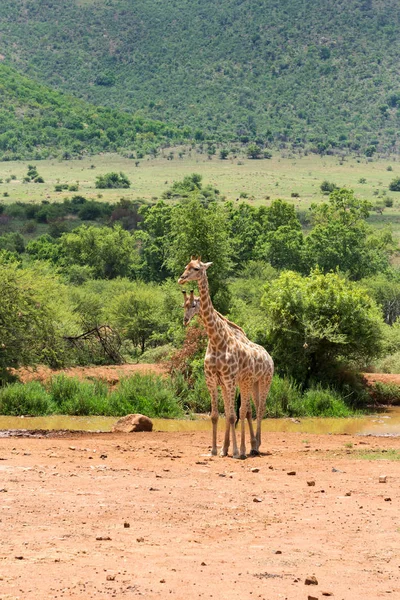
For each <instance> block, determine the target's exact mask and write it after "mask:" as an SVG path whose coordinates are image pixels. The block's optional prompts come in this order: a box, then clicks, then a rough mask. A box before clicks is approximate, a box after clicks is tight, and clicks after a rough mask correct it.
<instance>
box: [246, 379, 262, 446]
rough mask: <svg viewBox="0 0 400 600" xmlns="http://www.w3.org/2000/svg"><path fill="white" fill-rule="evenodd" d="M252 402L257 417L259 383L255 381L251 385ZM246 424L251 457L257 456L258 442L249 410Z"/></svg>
mask: <svg viewBox="0 0 400 600" xmlns="http://www.w3.org/2000/svg"><path fill="white" fill-rule="evenodd" d="M253 402H254V406H255V409H256V415H257V411H258V405H259V403H260V385H259V382H258V381H256V382H255V383H254V384H253ZM248 423H249V429H250V436H251V452H250V454H251V456H258V454H259V452H258V446H259V444H258V441H257V435H256V434H254V429H253V420H252V414H251V410H250V412H249V416H248Z"/></svg>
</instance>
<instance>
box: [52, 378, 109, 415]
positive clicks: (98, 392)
mask: <svg viewBox="0 0 400 600" xmlns="http://www.w3.org/2000/svg"><path fill="white" fill-rule="evenodd" d="M107 392H108V390H107V386H106V385H105V384H104V383H103V382H101V381H100V380H95V381H94V382H93V383H91V382H88V381H80V380H79V379H77V378H75V377H67V376H65V375H58V376H57V377H54V378H53V379H52V380H51V382H50V386H49V394H50V397H51V400H52V403H53V410H54V412H56V413H58V414H65V415H102V414H107Z"/></svg>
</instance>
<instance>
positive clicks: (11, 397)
mask: <svg viewBox="0 0 400 600" xmlns="http://www.w3.org/2000/svg"><path fill="white" fill-rule="evenodd" d="M51 413H52V403H51V397H50V395H49V394H48V393H47V392H46V390H45V389H44V387H43V386H42V385H41V384H40V383H39V382H38V381H31V382H29V383H11V384H9V385H6V386H5V387H3V388H0V414H2V415H8V416H12V417H19V416H21V415H25V416H32V417H39V416H42V415H48V414H51Z"/></svg>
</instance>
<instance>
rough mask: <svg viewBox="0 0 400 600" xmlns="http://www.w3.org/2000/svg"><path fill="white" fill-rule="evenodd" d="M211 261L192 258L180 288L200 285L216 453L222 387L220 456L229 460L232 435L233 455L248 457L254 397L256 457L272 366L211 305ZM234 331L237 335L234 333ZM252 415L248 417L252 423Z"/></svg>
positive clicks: (261, 350)
mask: <svg viewBox="0 0 400 600" xmlns="http://www.w3.org/2000/svg"><path fill="white" fill-rule="evenodd" d="M211 264H212V263H203V262H201V260H200V259H196V258H194V257H192V259H191V261H190V262H189V264H188V265H187V266H186V268H185V271H184V272H183V274H182V275H181V277H180V278H179V280H178V283H179V284H184V283H186V282H187V281H197V284H198V287H199V291H200V317H201V319H202V321H203V323H204V327H205V329H206V331H207V335H208V338H209V342H208V346H207V351H206V356H205V359H204V372H205V377H206V383H207V387H208V389H209V391H210V395H211V421H212V424H213V435H212V451H211V453H212V454H213V455H216V454H217V423H218V386H221V388H222V395H223V399H224V408H225V417H226V429H225V437H224V444H223V446H222V450H221V456H226V455H227V453H228V449H229V443H230V434H232V444H233V457H234V458H246V441H245V423H244V421H245V418H246V417H247V418H248V420H249V425H250V423H251V412H250V397H251V396H253V400H254V404H255V407H256V413H257V431H256V435H254V431H253V428H252V425H251V426H250V436H251V448H252V450H251V453H252V454H258V452H259V448H260V445H261V421H262V417H263V414H264V409H265V401H266V398H267V395H268V392H269V388H270V385H271V380H272V375H273V371H274V364H273V361H272V358H271V357H270V356H269V354H268V352H267V351H266V350H265V349H264V348H262V346H258V345H257V344H253V343H252V342H250V341H249V340H248V339H247V338H246V336H245V334H244V332H243V333H242V334H240V335H239V333H238V330H239V331H242V330H240V327H238V326H237V325H235V324H234V323H231V322H230V321H228V320H227V319H225V318H224V317H223V316H222V315H220V314H219V313H218V312H217V311H216V310H215V309H214V307H213V305H212V302H211V298H210V294H209V289H208V279H207V273H206V271H207V269H208V268H209V267H210V265H211ZM234 332H235V333H234ZM236 386H239V389H240V394H241V399H242V404H241V407H240V421H241V442H240V454H239V451H238V447H237V442H236V432H235V406H234V405H235V390H236ZM249 416H250V419H249Z"/></svg>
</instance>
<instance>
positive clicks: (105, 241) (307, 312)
mask: <svg viewBox="0 0 400 600" xmlns="http://www.w3.org/2000/svg"><path fill="white" fill-rule="evenodd" d="M31 166H32V165H31ZM122 175H123V174H122ZM163 196H164V197H163V199H160V200H157V201H154V202H148V201H144V200H142V201H139V200H137V201H132V200H127V199H121V200H120V201H119V202H118V203H116V204H111V203H107V202H102V201H99V200H98V201H95V200H88V199H86V198H85V197H84V196H81V195H79V194H75V195H72V197H70V198H67V199H64V201H63V202H59V203H53V204H50V203H48V202H42V203H41V204H32V203H23V202H17V203H9V204H7V205H2V207H1V209H0V210H1V211H2V212H1V215H0V218H1V217H2V218H3V219H4V218H5V220H6V224H7V223H10V222H12V221H13V220H14V219H17V220H18V222H19V223H20V224H21V228H20V232H8V233H7V232H6V231H4V230H3V233H2V235H1V236H0V271H1V278H0V281H1V284H0V287H1V295H2V299H3V302H2V305H1V308H0V338H1V340H2V344H1V347H0V368H1V373H2V379H3V382H5V381H7V380H9V379H10V377H11V371H10V369H11V368H16V367H18V366H20V365H33V364H35V363H36V364H37V363H44V364H48V365H50V366H52V367H57V366H62V365H69V364H81V365H84V364H93V363H95V364H96V363H97V364H104V363H107V362H110V361H111V362H112V361H118V360H121V359H125V360H128V361H131V360H141V361H148V362H157V361H160V360H165V361H167V364H168V365H169V368H170V372H171V380H170V381H169V382H168V383H166V382H165V381H164V383H163V381H162V380H157V381H155V380H153V383H152V384H151V385H154V389H156V388H157V389H161V388H162V389H164V388H165V390H166V391H165V394H166V396H165V398H167V397H170V396H171V397H174V398H175V401H176V402H177V405H176V406H177V407H178V408H179V410H178V408H177V409H176V410H177V412H176V414H178V413H179V414H183V413H184V412H185V411H186V412H187V411H191V412H198V411H204V410H207V409H208V408H209V394H208V392H207V389H206V386H205V382H204V377H203V373H202V357H203V354H204V350H205V345H206V339H205V336H204V331H203V330H202V328H201V327H200V326H199V325H198V324H197V323H192V324H191V326H189V328H188V329H187V330H185V329H184V328H183V325H182V308H181V291H180V290H179V289H178V286H177V285H176V279H177V276H179V274H180V273H181V272H182V269H183V267H184V265H185V264H186V262H187V260H188V257H189V256H190V255H191V254H198V255H201V256H203V257H207V259H209V260H211V261H212V262H213V266H212V268H210V269H209V281H210V290H211V293H212V296H213V301H214V305H215V306H216V308H217V309H218V310H220V311H221V312H223V313H224V314H227V315H228V316H230V317H231V318H232V319H233V320H234V321H235V322H237V323H238V324H239V325H241V326H242V327H243V328H244V329H245V330H246V332H247V333H248V335H249V337H250V338H251V339H252V340H254V341H255V342H257V343H259V344H262V345H264V346H265V347H266V348H268V350H269V351H270V352H271V354H272V356H273V357H274V359H275V362H276V374H277V375H276V378H275V381H274V387H273V391H272V392H271V399H270V403H269V408H268V412H269V414H272V415H275V416H279V415H282V414H290V415H299V414H305V413H308V414H315V415H316V414H321V413H322V414H338V415H339V414H340V415H345V414H349V411H352V410H353V411H354V410H357V409H358V408H359V407H360V406H363V405H365V404H366V403H368V401H370V397H369V396H368V394H367V393H366V392H365V390H364V388H363V387H362V385H361V383H360V380H359V378H358V376H357V373H358V372H359V371H360V370H361V369H364V368H366V367H367V366H369V365H371V364H372V363H373V361H376V360H382V359H383V358H386V359H388V357H389V356H391V357H392V360H393V361H396V360H397V359H396V356H397V355H400V333H399V329H398V326H397V319H398V316H399V314H400V276H399V274H398V271H397V270H396V269H395V268H394V267H393V266H392V259H393V256H394V255H395V252H396V244H395V243H394V241H393V238H392V235H391V233H390V230H376V229H373V228H372V227H371V226H370V225H368V223H367V219H368V216H369V211H370V210H371V205H370V203H368V202H367V201H365V200H360V199H359V198H357V197H356V196H355V194H354V193H353V192H352V191H351V190H349V189H346V188H339V187H336V188H335V189H334V190H333V191H332V192H331V194H330V196H329V197H327V198H326V201H325V202H322V203H319V204H316V205H313V206H312V207H311V210H310V211H309V215H308V218H307V221H306V227H304V222H303V217H301V215H300V217H301V218H299V214H298V213H297V212H296V208H295V206H294V205H293V204H291V203H288V202H285V201H282V200H275V201H273V202H272V203H270V205H269V206H265V205H264V206H258V207H257V206H254V205H251V204H249V203H247V202H245V201H242V202H230V201H227V200H226V199H224V198H221V194H220V191H219V190H218V189H217V188H215V187H213V186H211V185H209V184H204V183H203V180H202V177H201V176H199V175H198V174H192V175H190V176H186V177H185V178H184V179H183V180H180V181H176V182H175V183H174V184H173V185H172V186H171V187H170V188H168V189H167V190H166V191H165V192H164V194H163ZM3 226H4V223H3ZM39 227H46V228H47V229H46V230H45V232H43V231H44V230H36V229H35V228H39ZM32 231H33V233H34V235H32ZM21 232H22V233H21ZM24 232H29V233H27V234H25V233H24ZM14 385H15V384H14ZM77 385H78V384H77ZM121 385H122V384H121ZM126 385H130V384H126ZM132 386H133V388H134V389H136V392H135V394H136V396H135V397H136V398H141V397H148V394H147V395H146V393H145V390H146V388H147V389H148V390H149V389H153V388H152V387H151V386H150V383H149V382H148V381H147V383H146V382H143V386H142V387H141V384H140V383H138V382H137V383H136V384H135V385H134V384H132ZM135 386H136V387H135ZM33 387H34V388H35V389H33V388H32V389H33V391H32V394H33V396H32V397H36V396H35V394H36V393H37V390H38V389H39V388H37V386H36V387H35V386H33ZM12 389H14V387H13V385H11V387H10V386H9V387H6V388H5V390H8V391H7V392H3V393H4V394H5V396H4V398H5V400H4V401H3V400H1V399H0V405H1V406H2V407H4V408H3V409H2V410H5V411H8V414H14V413H13V412H12V411H16V412H17V413H18V410H20V411H22V412H24V411H25V409H24V408H23V407H24V406H25V404H24V403H22V404H21V405H20V409H18V406H19V405H18V402H17V401H16V400H15V398H19V397H20V394H19V393H18V394H17V395H16V396H13V395H12V394H13V392H12ZM17 389H18V390H20V391H21V389H22V388H17ZM85 389H86V388H85ZM26 390H27V392H26V393H27V394H28V393H29V394H30V393H31V392H30V391H29V390H30V388H29V389H28V387H27V388H26ZM103 392H104V390H103ZM103 392H102V393H101V394H100V396H99V399H98V400H96V401H94V400H93V402H92V401H91V400H90V401H89V400H88V401H87V403H86V404H85V402H84V401H83V400H82V403H83V404H82V406H81V405H78V406H76V402H75V400H74V399H73V398H75V397H76V395H77V394H75V396H74V395H73V394H72V396H71V397H70V396H68V398H69V399H68V402H67V401H66V402H64V403H60V402H58V404H57V402H55V401H54V400H52V397H51V394H50V396H46V394H48V392H47V391H46V394H44V396H43V397H44V398H47V400H46V402H45V404H46V408H45V412H49V411H50V412H51V411H53V412H54V411H55V412H57V411H61V410H68V412H70V413H71V414H92V413H93V411H99V414H110V413H109V412H107V411H109V410H113V411H114V412H113V414H121V413H120V412H118V410H119V409H118V410H117V408H115V410H114V408H113V409H111V408H110V406H111V405H110V402H111V399H110V398H109V395H108V393H106V392H104V393H103ZM16 393H17V392H16ZM21 393H22V392H21ZM71 393H72V392H71ZM74 393H75V392H74ZM7 394H11V395H10V396H8V395H7ZM85 394H86V395H85ZM93 394H94V392H93ZM93 394H92V396H93ZM96 394H97V392H96ZM96 394H94V396H96ZM124 394H125V392H124ZM126 394H128V392H126ZM143 394H144V396H143ZM39 395H40V394H39ZM78 395H79V394H78ZM169 395H170V396H169ZM92 396H91V393H89V392H88V391H85V392H84V393H82V394H81V397H82V398H84V397H85V398H90V397H92ZM94 396H93V397H94ZM96 397H97V396H96ZM132 397H133V396H132ZM7 398H8V399H7ZM29 398H30V396H29ZM113 398H114V396H113ZM163 398H164V396H163ZM344 398H345V400H346V401H344ZM15 402H17V407H15V406H16V404H15ZM27 402H28V404H29V402H30V400H29V401H28V400H27ZM32 402H33V405H34V404H35V403H34V401H33V400H32ZM160 402H161V401H160ZM78 404H79V403H78ZM167 404H168V401H167V400H165V402H164V401H163V402H161V405H160V406H162V407H164V408H165V406H166V405H167ZM113 406H114V404H113ZM115 406H117V405H116V404H115ZM118 406H119V405H118ZM124 406H125V405H124ZM130 406H131V408H132V407H133V406H136V405H135V404H134V402H133V400H132V404H131V405H130ZM171 406H175V404H171ZM7 407H8V408H7ZM107 407H108V408H107ZM125 408H128V404H126V406H125ZM164 408H162V409H160V410H158V409H157V410H156V409H154V410H155V412H153V413H152V414H154V415H156V414H160V415H161V414H163V415H165V414H166V412H165V410H164ZM33 410H34V409H33V408H32V411H33ZM35 410H36V409H35ZM79 410H80V411H81V413H79V412H77V411H79ZM121 410H122V409H121ZM152 410H153V409H152ZM171 410H172V408H171ZM174 410H175V409H174ZM10 411H11V412H10ZM74 411H75V412H74ZM28 412H29V411H28ZM35 414H36V413H35ZM171 416H172V413H171Z"/></svg>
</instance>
